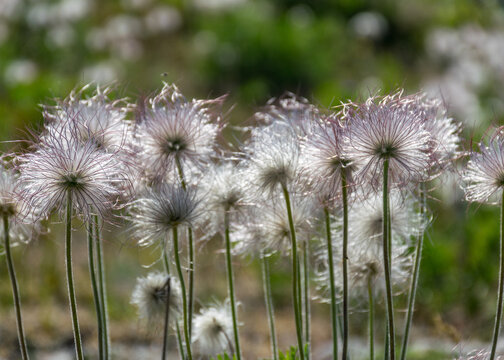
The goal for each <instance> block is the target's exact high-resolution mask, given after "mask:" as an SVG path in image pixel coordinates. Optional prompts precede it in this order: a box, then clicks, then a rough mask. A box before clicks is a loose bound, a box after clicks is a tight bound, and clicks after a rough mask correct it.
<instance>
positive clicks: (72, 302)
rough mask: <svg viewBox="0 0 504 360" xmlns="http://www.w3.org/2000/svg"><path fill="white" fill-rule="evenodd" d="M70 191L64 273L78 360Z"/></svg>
mask: <svg viewBox="0 0 504 360" xmlns="http://www.w3.org/2000/svg"><path fill="white" fill-rule="evenodd" d="M72 208H73V205H72V192H71V190H68V192H67V203H66V224H65V225H66V234H65V239H66V241H65V247H66V273H67V284H68V297H69V300H70V311H71V313H72V328H73V333H74V341H75V353H76V355H77V359H78V360H84V353H83V351H82V340H81V334H80V327H79V319H78V316H77V301H76V300H75V288H74V278H73V270H72Z"/></svg>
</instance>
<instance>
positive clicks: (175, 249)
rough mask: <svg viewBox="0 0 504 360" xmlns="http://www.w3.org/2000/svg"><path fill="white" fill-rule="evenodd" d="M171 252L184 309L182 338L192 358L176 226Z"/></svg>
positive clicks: (189, 357)
mask: <svg viewBox="0 0 504 360" xmlns="http://www.w3.org/2000/svg"><path fill="white" fill-rule="evenodd" d="M173 252H174V255H175V266H176V267H177V274H178V277H179V281H180V289H181V290H182V306H183V308H184V309H183V310H184V339H185V342H186V350H187V359H189V360H192V353H191V339H190V337H189V317H188V312H187V309H188V307H187V292H186V287H185V281H184V274H183V273H182V266H181V265H180V254H179V246H178V228H177V226H174V227H173Z"/></svg>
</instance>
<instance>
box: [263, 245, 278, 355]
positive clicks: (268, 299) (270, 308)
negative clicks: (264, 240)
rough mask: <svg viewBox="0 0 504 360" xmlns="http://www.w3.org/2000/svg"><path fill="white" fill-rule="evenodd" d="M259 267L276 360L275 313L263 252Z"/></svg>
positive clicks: (267, 262)
mask: <svg viewBox="0 0 504 360" xmlns="http://www.w3.org/2000/svg"><path fill="white" fill-rule="evenodd" d="M261 269H262V276H263V285H264V300H265V302H266V309H267V311H268V323H269V328H270V338H271V351H272V352H273V360H278V348H277V338H276V330H275V314H274V312H273V297H272V296H271V281H270V270H269V260H268V259H267V258H266V256H265V255H264V253H262V254H261Z"/></svg>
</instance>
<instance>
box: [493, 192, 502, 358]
mask: <svg viewBox="0 0 504 360" xmlns="http://www.w3.org/2000/svg"><path fill="white" fill-rule="evenodd" d="M500 226H501V228H500V269H499V271H500V274H499V294H498V296H497V314H496V315H495V327H494V333H493V338H492V351H491V352H490V360H494V359H495V353H496V350H497V341H498V340H499V330H500V325H501V320H502V296H503V293H504V238H503V237H504V191H503V192H502V198H501V215H500Z"/></svg>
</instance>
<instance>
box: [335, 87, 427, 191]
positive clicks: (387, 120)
mask: <svg viewBox="0 0 504 360" xmlns="http://www.w3.org/2000/svg"><path fill="white" fill-rule="evenodd" d="M400 95H401V93H397V94H394V95H393V96H388V97H385V98H383V99H382V101H380V102H377V100H378V99H377V98H370V99H368V100H367V101H366V102H365V103H364V104H362V105H359V106H355V105H353V104H350V105H347V114H346V117H347V119H348V121H349V135H348V137H347V138H346V139H345V151H346V152H347V154H348V156H349V157H350V158H351V159H353V160H354V161H355V164H356V167H357V168H358V169H357V171H356V173H355V178H357V179H359V178H365V179H367V180H368V181H369V182H370V183H371V184H372V185H373V186H377V185H378V184H379V183H380V179H381V178H382V177H383V176H382V174H383V166H384V162H385V160H388V161H389V179H390V183H391V185H396V186H399V185H406V184H407V183H408V182H409V181H410V180H414V179H423V178H424V177H425V171H426V169H428V168H429V166H430V163H431V160H430V155H429V141H430V135H429V133H428V132H427V131H426V130H425V124H424V122H425V121H424V119H423V118H422V117H421V115H420V114H419V113H418V112H411V111H409V110H408V109H407V108H406V107H404V106H403V103H402V102H401V101H402V98H401V97H400Z"/></svg>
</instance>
